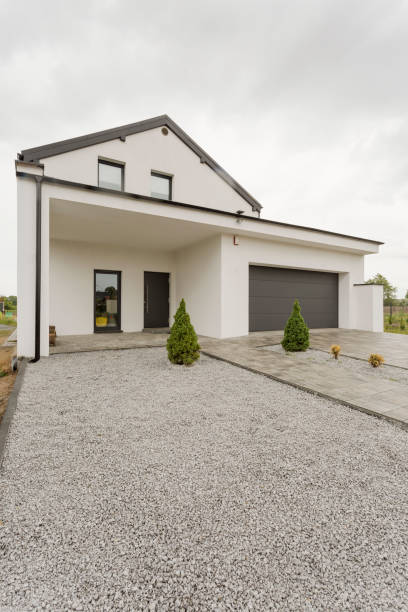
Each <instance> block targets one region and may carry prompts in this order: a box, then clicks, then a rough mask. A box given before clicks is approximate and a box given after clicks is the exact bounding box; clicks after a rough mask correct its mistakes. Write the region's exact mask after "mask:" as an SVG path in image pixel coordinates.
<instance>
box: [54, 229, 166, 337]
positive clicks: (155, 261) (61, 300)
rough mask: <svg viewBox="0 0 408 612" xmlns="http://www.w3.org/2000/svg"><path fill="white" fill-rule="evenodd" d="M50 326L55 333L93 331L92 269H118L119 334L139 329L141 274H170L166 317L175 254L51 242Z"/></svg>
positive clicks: (141, 303) (142, 296)
mask: <svg viewBox="0 0 408 612" xmlns="http://www.w3.org/2000/svg"><path fill="white" fill-rule="evenodd" d="M50 255H51V260H50V261H51V265H50V325H55V327H56V331H57V334H58V335H62V336H64V335H70V334H92V333H93V332H94V270H98V269H102V270H113V271H118V272H122V296H121V297H122V299H121V306H122V308H121V311H122V316H121V324H122V330H123V331H124V332H134V331H141V330H142V329H143V327H144V272H145V271H146V272H169V273H170V318H171V317H172V315H173V314H174V308H175V283H176V277H175V271H176V267H175V258H174V255H172V254H171V253H166V252H160V251H154V252H153V251H138V250H136V249H124V248H120V247H119V246H118V247H114V246H106V245H102V244H101V245H99V244H85V243H81V242H70V241H65V240H52V241H51V250H50Z"/></svg>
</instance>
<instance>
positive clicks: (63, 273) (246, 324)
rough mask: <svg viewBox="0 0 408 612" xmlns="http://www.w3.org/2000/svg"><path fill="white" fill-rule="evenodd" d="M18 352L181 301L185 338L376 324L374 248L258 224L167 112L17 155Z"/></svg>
mask: <svg viewBox="0 0 408 612" xmlns="http://www.w3.org/2000/svg"><path fill="white" fill-rule="evenodd" d="M16 175H17V206H18V299H19V325H18V352H19V354H20V355H24V356H27V357H29V356H34V357H35V358H37V359H38V358H39V357H40V355H41V356H47V355H48V353H49V349H48V329H49V325H55V326H56V331H57V334H58V335H59V336H61V335H71V334H93V333H112V332H121V331H123V332H135V331H141V330H143V329H149V328H166V327H168V326H169V324H171V321H172V316H173V314H174V313H175V310H176V307H177V304H178V302H179V300H180V299H181V298H183V297H184V299H185V300H186V303H187V309H188V311H189V313H190V315H191V319H192V322H193V324H194V326H195V328H196V331H197V333H199V334H202V335H206V336H212V337H216V338H225V337H233V336H242V335H245V334H248V332H251V331H264V330H275V329H283V327H284V324H285V321H286V319H287V317H288V315H289V313H290V310H291V307H292V303H293V300H294V299H295V298H298V299H299V300H300V303H301V306H302V312H303V315H304V317H305V319H306V322H307V323H308V325H309V326H310V327H312V328H327V327H342V328H356V329H365V330H373V331H382V329H383V318H382V287H380V286H372V285H364V284H363V283H364V257H365V256H366V255H369V254H371V253H377V252H378V250H379V245H380V244H381V243H380V242H377V241H374V240H368V239H366V238H357V237H354V236H347V235H343V234H339V233H335V232H329V231H323V230H320V229H313V228H310V227H302V226H297V225H289V224H286V223H280V222H275V221H271V220H269V219H263V218H262V217H261V208H262V207H261V205H260V204H259V203H258V202H257V201H256V200H255V199H254V198H253V197H252V196H251V195H250V194H249V193H248V192H247V191H246V190H245V189H243V187H241V186H240V185H239V184H238V183H237V182H236V181H235V180H234V179H233V178H232V177H231V176H230V175H229V174H228V173H227V172H226V171H225V170H223V169H222V168H221V167H220V166H219V165H218V164H217V163H216V162H215V161H214V159H212V158H211V157H210V156H209V155H208V154H207V153H206V152H205V151H204V150H203V149H202V148H201V147H200V146H199V145H198V144H196V143H195V142H194V141H193V140H192V139H191V138H190V137H189V136H188V135H187V134H186V133H185V132H184V131H183V130H182V129H181V128H180V127H179V126H178V125H177V124H175V123H174V121H172V120H171V119H170V118H169V117H168V116H167V115H163V116H160V117H155V118H153V119H148V120H146V121H140V122H138V123H133V124H130V125H125V126H122V127H119V128H114V129H110V130H106V131H103V132H97V133H94V134H90V135H87V136H81V137H79V138H73V139H70V140H64V141H61V142H56V143H53V144H50V145H45V146H40V147H36V148H32V149H26V150H23V151H22V152H21V153H20V154H19V155H18V159H17V161H16Z"/></svg>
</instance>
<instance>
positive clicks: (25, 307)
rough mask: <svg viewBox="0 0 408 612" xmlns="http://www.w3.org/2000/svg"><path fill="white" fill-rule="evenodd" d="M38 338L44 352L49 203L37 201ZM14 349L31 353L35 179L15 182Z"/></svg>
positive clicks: (46, 348)
mask: <svg viewBox="0 0 408 612" xmlns="http://www.w3.org/2000/svg"><path fill="white" fill-rule="evenodd" d="M41 212H42V214H41V221H42V222H41V234H42V240H41V315H40V317H41V318H40V325H41V339H40V353H41V355H48V352H49V351H48V315H49V312H48V278H49V202H48V200H47V199H45V200H44V199H43V200H42V203H41ZM17 237H18V240H17V297H18V325H17V352H18V355H19V356H25V357H34V354H35V287H36V182H35V180H34V178H32V179H27V180H19V181H18V182H17Z"/></svg>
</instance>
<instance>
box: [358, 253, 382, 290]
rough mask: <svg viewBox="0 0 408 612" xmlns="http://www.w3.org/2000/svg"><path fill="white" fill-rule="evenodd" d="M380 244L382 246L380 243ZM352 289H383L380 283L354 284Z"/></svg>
mask: <svg viewBox="0 0 408 612" xmlns="http://www.w3.org/2000/svg"><path fill="white" fill-rule="evenodd" d="M380 244H384V243H383V242H381V243H380ZM354 287H384V285H381V284H380V283H354Z"/></svg>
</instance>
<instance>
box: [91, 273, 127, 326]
mask: <svg viewBox="0 0 408 612" xmlns="http://www.w3.org/2000/svg"><path fill="white" fill-rule="evenodd" d="M120 276H121V273H120V272H112V271H110V270H95V283H94V285H95V299H94V303H95V312H94V331H95V332H117V331H120V299H121V295H120V293H121V287H120V285H121V283H120V281H121V278H120Z"/></svg>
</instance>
